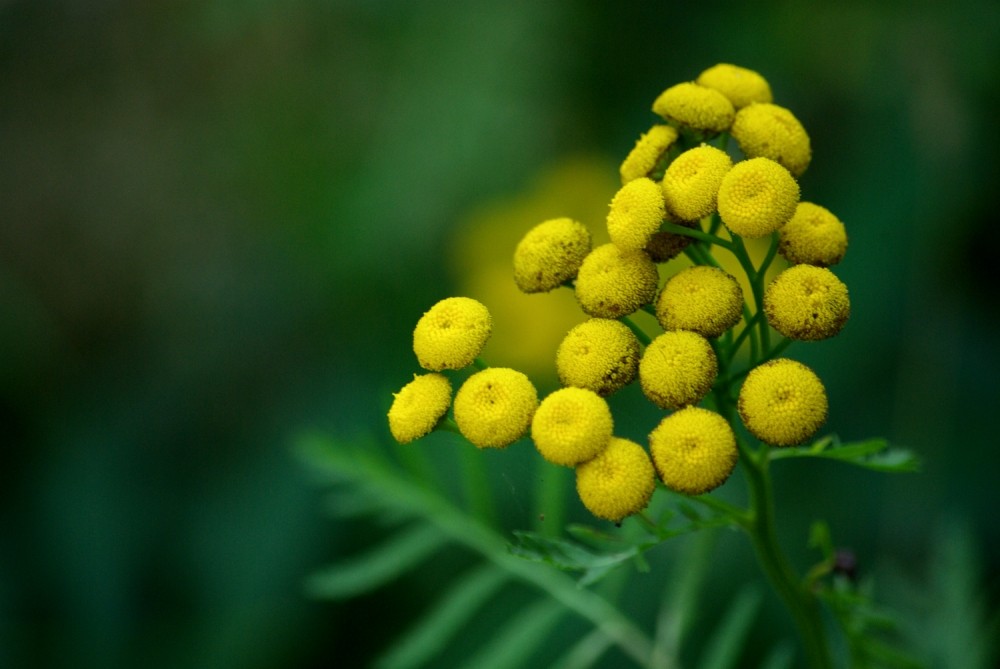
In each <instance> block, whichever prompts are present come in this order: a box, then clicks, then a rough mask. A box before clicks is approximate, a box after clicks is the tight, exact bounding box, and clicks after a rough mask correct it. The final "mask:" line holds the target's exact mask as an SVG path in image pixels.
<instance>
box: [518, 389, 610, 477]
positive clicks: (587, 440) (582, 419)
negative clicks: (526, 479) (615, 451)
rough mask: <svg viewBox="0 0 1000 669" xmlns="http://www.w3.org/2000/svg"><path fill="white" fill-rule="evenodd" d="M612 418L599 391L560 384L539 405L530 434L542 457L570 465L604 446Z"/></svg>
mask: <svg viewBox="0 0 1000 669" xmlns="http://www.w3.org/2000/svg"><path fill="white" fill-rule="evenodd" d="M613 429H614V421H613V419H612V418H611V409H610V408H609V407H608V403H607V402H606V401H605V400H604V398H602V397H601V396H600V395H598V394H597V393H595V392H594V391H592V390H586V389H585V388H572V387H570V388H560V389H559V390H557V391H555V392H553V393H552V394H550V395H549V396H548V397H546V398H545V399H544V400H542V403H541V404H539V405H538V410H537V411H535V417H534V418H532V419H531V438H532V439H533V440H534V441H535V447H536V448H537V449H538V452H539V453H541V454H542V457H543V458H545V459H546V460H548V461H549V462H551V463H553V464H556V465H565V466H567V467H572V466H573V465H577V464H579V463H581V462H585V461H587V460H590V459H591V458H593V457H595V456H596V455H598V454H599V453H600V452H601V451H603V450H604V447H605V446H607V445H608V440H609V439H610V438H611V432H612V430H613Z"/></svg>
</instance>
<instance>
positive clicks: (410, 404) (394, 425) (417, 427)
mask: <svg viewBox="0 0 1000 669" xmlns="http://www.w3.org/2000/svg"><path fill="white" fill-rule="evenodd" d="M393 398H394V399H393V401H392V406H391V407H390V408H389V416H388V417H389V431H390V432H392V436H393V437H394V438H395V439H396V441H398V442H399V443H401V444H408V443H410V442H411V441H414V440H416V439H420V438H421V437H423V436H425V435H427V434H429V433H430V432H431V430H433V429H434V426H435V425H437V423H438V421H439V420H441V417H442V416H444V414H445V412H447V411H448V406H449V405H450V404H451V383H450V382H449V381H448V379H447V378H445V377H444V376H443V375H442V374H438V373H436V372H434V373H430V374H423V375H417V374H414V375H413V380H412V381H410V382H409V383H407V384H406V385H405V386H403V388H402V389H401V390H400V391H399V392H398V393H393Z"/></svg>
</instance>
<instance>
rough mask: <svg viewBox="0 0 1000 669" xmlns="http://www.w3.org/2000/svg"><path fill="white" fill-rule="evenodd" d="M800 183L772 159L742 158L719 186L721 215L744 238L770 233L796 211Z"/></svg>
mask: <svg viewBox="0 0 1000 669" xmlns="http://www.w3.org/2000/svg"><path fill="white" fill-rule="evenodd" d="M798 203H799V184H798V182H796V181H795V178H794V177H793V176H792V175H791V174H790V173H789V172H788V170H786V169H785V168H784V167H782V166H781V165H779V164H778V163H776V162H774V161H773V160H771V159H770V158H751V159H749V160H743V161H740V162H738V163H736V164H735V165H733V169H731V170H729V172H728V173H727V174H726V176H725V177H724V178H723V179H722V183H721V184H720V185H719V216H720V217H721V218H722V222H723V223H725V224H726V227H727V228H729V230H730V232H733V233H735V234H737V235H740V236H741V237H749V238H753V237H763V236H764V235H769V234H771V233H772V232H774V231H775V230H777V229H778V228H780V227H781V226H783V225H784V224H785V223H787V222H788V220H789V219H790V218H791V217H792V216H793V215H794V214H795V206H796V205H797V204H798Z"/></svg>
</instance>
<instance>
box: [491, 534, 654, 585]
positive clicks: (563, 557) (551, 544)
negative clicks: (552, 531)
mask: <svg viewBox="0 0 1000 669" xmlns="http://www.w3.org/2000/svg"><path fill="white" fill-rule="evenodd" d="M514 536H515V537H516V538H517V543H514V544H510V552H511V553H512V554H514V555H516V556H518V557H521V558H524V559H526V560H532V561H535V562H544V563H546V564H550V565H552V566H553V567H557V568H559V569H562V570H564V571H579V572H583V576H582V577H581V579H580V585H589V584H591V583H594V582H596V581H598V580H600V579H601V578H602V577H603V576H605V575H606V574H607V573H608V572H609V571H610V570H611V569H613V568H615V567H617V566H618V565H619V564H621V563H622V562H625V561H626V560H629V559H631V558H634V557H636V556H637V555H638V554H639V547H638V546H629V547H628V548H626V549H625V550H622V551H618V552H615V553H594V552H592V551H590V550H589V549H587V548H585V547H584V546H582V545H580V544H577V543H574V542H572V541H567V540H565V539H559V538H554V537H548V536H545V535H541V534H538V533H536V532H521V531H515V532H514Z"/></svg>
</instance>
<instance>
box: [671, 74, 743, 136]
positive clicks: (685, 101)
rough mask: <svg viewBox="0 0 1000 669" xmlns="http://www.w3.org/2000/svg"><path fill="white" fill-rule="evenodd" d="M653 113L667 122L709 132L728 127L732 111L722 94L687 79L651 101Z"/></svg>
mask: <svg viewBox="0 0 1000 669" xmlns="http://www.w3.org/2000/svg"><path fill="white" fill-rule="evenodd" d="M653 112H654V113H656V114H659V115H660V116H662V117H663V118H665V119H667V120H668V121H674V122H675V123H679V124H681V125H686V126H688V127H690V128H694V129H696V130H708V131H709V132H722V131H723V130H728V129H729V126H731V125H732V124H733V116H734V114H735V110H734V109H733V103H732V102H730V101H729V99H728V98H726V96H725V95H723V94H722V93H720V92H719V91H717V90H714V89H712V88H705V87H704V86H699V85H698V84H696V83H694V82H690V81H689V82H684V83H681V84H677V85H676V86H671V87H670V88H668V89H667V90H665V91H663V92H662V93H660V95H659V97H657V98H656V100H655V101H654V102H653Z"/></svg>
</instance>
